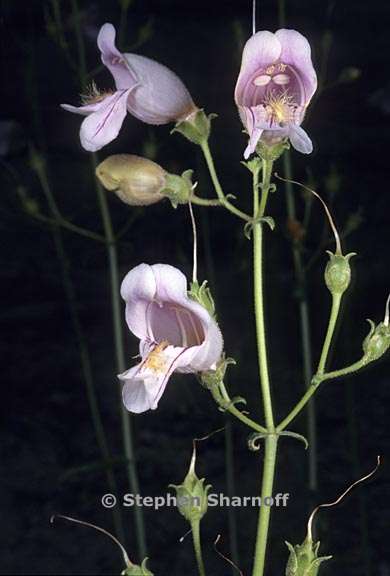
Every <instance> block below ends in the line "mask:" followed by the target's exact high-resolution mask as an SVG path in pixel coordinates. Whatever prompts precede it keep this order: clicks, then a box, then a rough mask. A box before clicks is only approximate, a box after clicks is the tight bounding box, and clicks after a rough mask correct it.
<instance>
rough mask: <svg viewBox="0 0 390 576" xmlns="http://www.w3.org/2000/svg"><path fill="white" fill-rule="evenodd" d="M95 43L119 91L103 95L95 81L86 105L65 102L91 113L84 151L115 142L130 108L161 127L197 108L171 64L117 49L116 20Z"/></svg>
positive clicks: (83, 138) (74, 109)
mask: <svg viewBox="0 0 390 576" xmlns="http://www.w3.org/2000/svg"><path fill="white" fill-rule="evenodd" d="M97 44H98V47H99V49H100V52H101V57H102V62H103V64H104V65H105V66H107V68H108V69H109V70H110V72H111V74H112V75H113V77H114V81H115V86H116V90H115V91H109V92H102V93H100V92H99V91H98V90H97V88H96V86H95V85H94V84H93V85H92V91H91V94H89V95H87V96H86V97H84V104H83V105H82V106H71V105H69V104H62V105H61V106H62V108H64V109H65V110H68V111H69V112H75V113H76V114H82V115H84V116H87V118H86V119H85V120H84V121H83V123H82V124H81V129H80V140H81V144H82V146H83V148H85V149H86V150H88V151H91V152H95V151H96V150H99V149H100V148H102V147H103V146H105V145H106V144H108V143H109V142H111V141H112V140H114V139H115V138H116V137H117V136H118V134H119V130H120V129H121V126H122V123H123V121H124V119H125V116H126V113H127V112H130V114H132V115H133V116H135V117H136V118H138V119H139V120H142V122H146V123H147V124H156V125H157V124H167V123H168V122H178V121H181V120H184V119H185V118H186V117H187V116H189V115H190V114H191V113H193V112H194V111H195V110H197V107H196V106H195V104H194V103H193V101H192V98H191V96H190V94H189V92H188V90H187V88H186V87H185V86H184V84H183V82H182V81H181V80H180V78H179V77H178V76H176V74H174V73H173V72H172V71H171V70H169V68H167V67H166V66H163V65H162V64H159V63H158V62H155V61H154V60H151V59H149V58H145V57H144V56H138V55H136V54H122V53H121V52H119V50H118V49H117V48H116V46H115V28H114V26H113V25H112V24H108V23H107V24H104V25H103V26H102V27H101V29H100V32H99V35H98V39H97Z"/></svg>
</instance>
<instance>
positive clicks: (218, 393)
mask: <svg viewBox="0 0 390 576" xmlns="http://www.w3.org/2000/svg"><path fill="white" fill-rule="evenodd" d="M210 391H211V394H212V396H213V398H214V400H215V401H216V402H217V404H219V406H221V408H223V410H226V411H227V412H229V413H230V414H232V415H233V416H235V417H236V418H238V420H241V422H243V423H244V424H246V425H247V426H249V428H252V430H255V431H256V432H262V433H265V432H267V429H266V428H264V426H261V425H260V424H258V423H257V422H255V421H254V420H252V419H251V418H249V416H246V415H245V414H243V413H242V412H240V411H239V410H238V409H237V408H236V407H235V406H234V404H233V403H232V401H231V399H230V397H229V395H228V393H227V392H226V389H225V386H224V384H223V382H221V383H220V385H219V386H218V388H217V387H213V388H211V389H210Z"/></svg>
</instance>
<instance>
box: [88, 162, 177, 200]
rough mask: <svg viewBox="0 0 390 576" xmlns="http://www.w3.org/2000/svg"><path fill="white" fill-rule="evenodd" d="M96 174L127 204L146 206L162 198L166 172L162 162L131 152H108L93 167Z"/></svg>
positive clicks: (107, 187)
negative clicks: (101, 160) (112, 153)
mask: <svg viewBox="0 0 390 576" xmlns="http://www.w3.org/2000/svg"><path fill="white" fill-rule="evenodd" d="M96 176H97V177H98V179H99V180H100V182H101V183H102V184H103V186H104V188H106V189H107V190H110V191H113V192H115V194H116V195H117V196H119V198H120V199H121V200H122V201H123V202H125V203H126V204H130V206H148V205H149V204H155V203H156V202H159V201H160V200H162V199H163V198H164V195H163V194H162V193H161V190H162V189H163V188H164V186H165V179H166V176H167V173H166V172H165V170H164V169H163V168H161V166H159V165H158V164H156V163H155V162H152V160H148V159H147V158H141V157H140V156H134V155H133V154H115V155H113V156H109V157H108V158H106V159H105V160H103V162H101V163H100V164H99V166H98V167H97V168H96Z"/></svg>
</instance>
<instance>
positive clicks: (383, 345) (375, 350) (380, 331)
mask: <svg viewBox="0 0 390 576" xmlns="http://www.w3.org/2000/svg"><path fill="white" fill-rule="evenodd" d="M368 322H369V323H370V326H371V328H370V331H369V333H368V334H367V336H366V337H365V339H364V342H363V350H364V356H365V358H366V360H367V362H373V361H374V360H378V359H379V358H380V357H381V356H383V355H384V354H385V353H386V352H387V350H388V349H389V348H390V326H389V324H388V322H387V323H386V319H385V321H384V322H381V323H380V324H378V326H375V324H374V322H373V321H372V320H368Z"/></svg>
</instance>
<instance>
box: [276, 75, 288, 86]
mask: <svg viewBox="0 0 390 576" xmlns="http://www.w3.org/2000/svg"><path fill="white" fill-rule="evenodd" d="M272 80H273V81H274V82H275V84H278V86H285V85H286V84H288V83H289V82H290V76H289V75H288V74H275V76H274V77H273V78H272Z"/></svg>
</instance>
